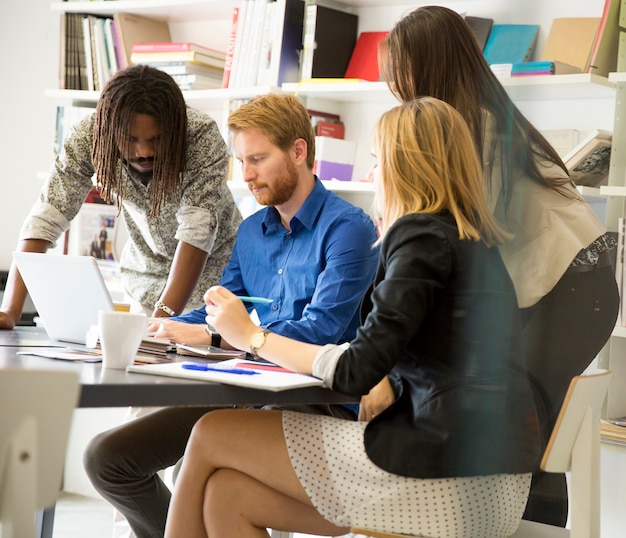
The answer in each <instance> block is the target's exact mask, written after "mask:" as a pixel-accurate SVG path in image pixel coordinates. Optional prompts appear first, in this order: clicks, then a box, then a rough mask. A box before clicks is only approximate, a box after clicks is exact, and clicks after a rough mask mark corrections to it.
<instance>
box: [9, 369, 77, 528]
mask: <svg viewBox="0 0 626 538" xmlns="http://www.w3.org/2000/svg"><path fill="white" fill-rule="evenodd" d="M79 388H80V387H79V379H78V375H77V374H76V373H75V372H71V371H64V370H22V369H15V370H14V369H3V370H0V535H1V536H2V538H28V537H31V536H35V516H36V512H37V510H39V509H42V508H46V507H49V506H52V505H53V504H54V503H55V502H56V499H57V496H58V493H59V490H60V487H61V482H62V477H63V467H64V463H65V453H66V450H67V443H68V438H69V432H70V425H71V421H72V413H73V410H74V408H75V407H76V404H77V402H78V395H79Z"/></svg>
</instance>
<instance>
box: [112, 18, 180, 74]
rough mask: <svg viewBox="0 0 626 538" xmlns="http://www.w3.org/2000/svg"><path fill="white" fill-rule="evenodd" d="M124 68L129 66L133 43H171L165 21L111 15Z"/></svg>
mask: <svg viewBox="0 0 626 538" xmlns="http://www.w3.org/2000/svg"><path fill="white" fill-rule="evenodd" d="M113 20H114V21H115V26H116V28H117V33H118V35H119V42H120V49H121V52H122V55H123V59H124V66H129V65H131V63H132V62H131V60H130V55H131V49H132V46H133V43H147V42H166V41H171V40H172V39H171V37H170V29H169V26H168V24H167V21H165V20H161V19H153V18H150V17H143V16H140V15H135V14H133V13H115V15H113Z"/></svg>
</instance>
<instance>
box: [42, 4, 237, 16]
mask: <svg viewBox="0 0 626 538" xmlns="http://www.w3.org/2000/svg"><path fill="white" fill-rule="evenodd" d="M239 3H240V2H239V1H235V2H233V1H230V2H228V1H227V2H225V1H224V0H174V1H173V0H117V1H115V2H111V1H106V0H97V1H94V2H87V1H85V2H54V3H52V4H51V5H50V9H51V10H52V11H57V12H59V13H89V14H93V15H113V14H114V13H117V12H124V13H136V14H148V13H149V14H150V15H149V16H150V17H154V18H162V19H168V20H173V21H182V20H193V19H195V18H197V17H206V16H211V17H219V18H222V17H224V18H228V17H230V14H231V13H232V9H233V6H234V5H237V4H239Z"/></svg>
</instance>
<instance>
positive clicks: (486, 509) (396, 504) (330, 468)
mask: <svg viewBox="0 0 626 538" xmlns="http://www.w3.org/2000/svg"><path fill="white" fill-rule="evenodd" d="M365 426H366V423H364V422H351V421H346V420H342V419H337V418H334V417H329V416H322V415H310V414H303V413H294V412H290V411H285V412H283V430H284V433H285V439H286V441H287V449H288V451H289V457H290V459H291V463H292V465H293V467H294V469H295V472H296V475H297V476H298V479H299V480H300V482H301V483H302V486H303V487H304V489H305V491H306V493H307V495H308V496H309V498H310V499H311V502H312V503H313V506H315V508H316V510H317V511H318V512H319V513H320V514H321V515H322V516H323V517H324V518H325V519H326V520H328V521H330V522H332V523H334V524H335V525H338V526H342V527H349V526H355V527H365V528H368V529H372V530H380V531H388V532H396V533H404V534H412V535H416V536H428V537H430V538H444V537H445V538H457V537H458V538H460V537H467V538H481V537H504V536H509V535H511V534H513V532H515V530H516V529H517V526H518V525H519V522H520V520H521V518H522V514H523V513H524V508H525V507H526V501H527V499H528V492H529V489H530V478H531V475H530V473H528V474H518V475H507V474H500V475H489V476H474V477H458V478H441V479H420V478H407V477H403V476H399V475H395V474H391V473H388V472H386V471H384V470H382V469H380V468H379V467H377V466H376V465H374V464H373V463H372V462H371V461H370V460H369V458H368V457H367V454H366V453H365V447H364V444H363V432H364V430H365Z"/></svg>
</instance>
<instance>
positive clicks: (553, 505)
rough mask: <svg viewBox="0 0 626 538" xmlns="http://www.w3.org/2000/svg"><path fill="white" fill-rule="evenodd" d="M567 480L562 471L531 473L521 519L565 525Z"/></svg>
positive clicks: (559, 525)
mask: <svg viewBox="0 0 626 538" xmlns="http://www.w3.org/2000/svg"><path fill="white" fill-rule="evenodd" d="M567 511H568V500H567V480H566V479H565V474H563V473H545V472H543V471H539V472H537V473H535V474H533V478H532V483H531V485H530V495H529V496H528V503H527V504H526V511H525V512H524V517H523V519H526V520H528V521H536V522H538V523H545V524H546V525H553V526H555V527H565V524H566V523H567Z"/></svg>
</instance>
